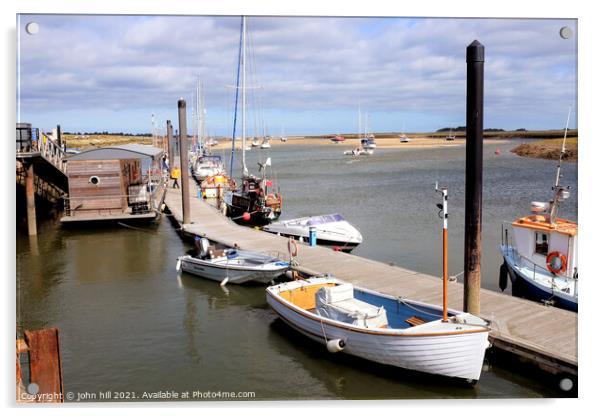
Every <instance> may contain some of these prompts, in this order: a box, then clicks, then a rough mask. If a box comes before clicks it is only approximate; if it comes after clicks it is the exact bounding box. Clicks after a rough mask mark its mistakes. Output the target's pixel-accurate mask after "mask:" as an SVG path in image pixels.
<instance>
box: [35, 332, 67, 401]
mask: <svg viewBox="0 0 602 416" xmlns="http://www.w3.org/2000/svg"><path fill="white" fill-rule="evenodd" d="M25 342H26V343H27V348H28V350H29V378H30V381H31V383H36V384H37V385H38V389H39V390H38V391H37V393H39V394H40V396H39V397H41V399H38V400H37V401H44V402H62V401H63V400H64V399H63V368H62V363H61V351H60V348H59V331H58V329H57V328H48V329H42V330H39V331H25Z"/></svg>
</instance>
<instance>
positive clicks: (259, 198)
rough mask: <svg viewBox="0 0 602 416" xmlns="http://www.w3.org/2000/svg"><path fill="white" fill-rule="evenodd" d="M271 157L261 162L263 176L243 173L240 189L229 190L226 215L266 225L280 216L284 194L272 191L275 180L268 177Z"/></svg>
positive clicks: (237, 219) (235, 219)
mask: <svg viewBox="0 0 602 416" xmlns="http://www.w3.org/2000/svg"><path fill="white" fill-rule="evenodd" d="M270 164H271V158H268V159H267V160H266V162H265V163H263V164H261V163H260V172H261V177H256V176H253V175H249V174H247V175H243V178H242V186H241V188H240V189H237V190H234V191H231V192H228V193H227V194H226V196H225V198H224V202H225V204H226V215H227V216H229V217H231V218H232V220H233V221H235V222H237V223H240V224H245V223H246V224H251V225H266V224H269V223H271V222H272V221H275V220H277V219H278V218H279V217H280V214H281V211H282V195H281V194H280V193H279V192H274V191H271V188H272V187H273V182H272V181H271V180H269V179H267V177H266V173H265V172H266V168H267V167H268V166H270Z"/></svg>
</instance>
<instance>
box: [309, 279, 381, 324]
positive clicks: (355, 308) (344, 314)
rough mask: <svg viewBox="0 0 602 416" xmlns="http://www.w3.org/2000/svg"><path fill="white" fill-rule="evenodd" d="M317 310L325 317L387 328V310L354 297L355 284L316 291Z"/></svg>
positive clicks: (345, 284)
mask: <svg viewBox="0 0 602 416" xmlns="http://www.w3.org/2000/svg"><path fill="white" fill-rule="evenodd" d="M316 312H317V313H318V314H319V315H320V316H321V317H323V318H329V319H334V320H336V321H339V322H345V323H348V324H352V325H357V326H359V327H362V328H386V327H387V326H388V324H389V323H388V321H387V312H386V310H385V308H384V307H382V306H381V307H377V306H374V305H371V304H369V303H366V302H363V301H361V300H359V299H355V298H354V297H353V285H352V284H351V283H344V284H342V285H337V286H331V287H323V288H321V289H320V290H318V291H317V292H316Z"/></svg>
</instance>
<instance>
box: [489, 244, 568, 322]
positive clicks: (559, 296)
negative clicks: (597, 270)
mask: <svg viewBox="0 0 602 416" xmlns="http://www.w3.org/2000/svg"><path fill="white" fill-rule="evenodd" d="M500 251H501V253H502V256H503V257H504V262H505V263H506V265H507V266H508V272H509V274H510V278H511V280H512V283H513V284H515V283H516V279H521V280H522V281H523V282H524V283H526V285H527V286H526V289H527V291H528V292H529V293H530V294H532V295H533V296H534V297H538V298H540V300H554V302H555V303H557V304H558V306H559V307H561V308H564V309H568V310H572V311H575V312H577V309H578V303H579V302H578V298H579V297H578V285H577V280H576V279H572V278H570V277H566V276H557V275H554V274H552V273H550V272H548V271H547V270H544V269H543V268H535V269H534V268H533V266H532V265H530V264H523V262H522V261H521V259H520V257H519V256H517V255H516V253H515V249H514V248H513V247H510V246H509V247H505V246H503V245H502V246H500ZM525 263H526V262H525Z"/></svg>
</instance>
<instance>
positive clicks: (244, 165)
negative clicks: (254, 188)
mask: <svg viewBox="0 0 602 416" xmlns="http://www.w3.org/2000/svg"><path fill="white" fill-rule="evenodd" d="M246 65H247V18H246V16H243V18H242V174H243V176H244V175H246V174H247V173H248V170H247V160H246V158H245V147H246V146H247V138H246V133H247V115H246V103H247V90H246V86H247V75H246Z"/></svg>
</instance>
